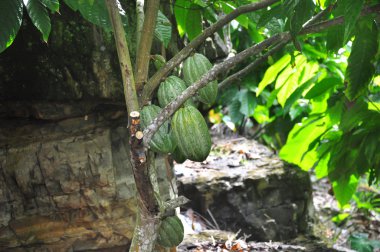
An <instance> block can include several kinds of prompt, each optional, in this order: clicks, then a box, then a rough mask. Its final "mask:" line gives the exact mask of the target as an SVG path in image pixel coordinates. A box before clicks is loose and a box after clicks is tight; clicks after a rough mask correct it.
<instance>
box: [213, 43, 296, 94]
mask: <svg viewBox="0 0 380 252" xmlns="http://www.w3.org/2000/svg"><path fill="white" fill-rule="evenodd" d="M288 42H289V40H284V41H282V42H280V43H279V44H277V45H276V46H275V47H273V49H271V50H270V51H268V52H267V53H265V54H264V55H263V56H261V57H260V58H258V59H256V60H255V61H254V62H252V63H250V64H249V65H248V66H246V67H244V68H243V69H241V70H240V71H238V72H236V73H234V74H232V75H230V76H228V77H227V78H226V79H224V80H223V81H222V82H220V83H219V85H218V89H219V90H221V89H223V88H225V87H227V86H228V85H230V84H231V83H233V82H234V81H238V80H240V79H241V78H242V77H243V76H245V75H246V74H248V73H250V72H252V71H253V70H254V69H256V67H258V66H260V65H261V64H262V63H264V62H266V61H267V59H268V57H269V56H271V55H273V54H275V53H276V52H278V51H279V50H280V49H281V48H282V47H283V46H284V45H286V44H287V43H288Z"/></svg>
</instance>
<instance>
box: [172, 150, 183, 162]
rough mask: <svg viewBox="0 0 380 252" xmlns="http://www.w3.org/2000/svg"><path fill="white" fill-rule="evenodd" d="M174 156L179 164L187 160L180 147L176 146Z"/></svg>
mask: <svg viewBox="0 0 380 252" xmlns="http://www.w3.org/2000/svg"><path fill="white" fill-rule="evenodd" d="M172 158H173V159H174V160H175V161H176V163H178V164H182V163H183V162H185V161H186V157H185V155H183V153H182V152H181V151H180V150H179V148H178V147H177V148H175V150H174V151H173V153H172Z"/></svg>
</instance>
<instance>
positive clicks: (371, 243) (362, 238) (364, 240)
mask: <svg viewBox="0 0 380 252" xmlns="http://www.w3.org/2000/svg"><path fill="white" fill-rule="evenodd" d="M349 241H350V246H351V248H352V249H354V250H355V251H358V252H373V251H374V249H375V248H379V247H380V245H379V242H378V241H376V240H370V239H368V234H362V233H357V234H353V235H351V236H350V237H349ZM376 245H377V246H376Z"/></svg>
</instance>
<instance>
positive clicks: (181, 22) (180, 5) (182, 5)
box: [174, 0, 191, 37]
mask: <svg viewBox="0 0 380 252" xmlns="http://www.w3.org/2000/svg"><path fill="white" fill-rule="evenodd" d="M190 5H191V1H187V0H177V1H176V2H175V5H174V15H175V19H176V21H177V29H178V33H179V35H180V36H181V37H183V35H185V33H186V19H187V13H188V9H189V7H190Z"/></svg>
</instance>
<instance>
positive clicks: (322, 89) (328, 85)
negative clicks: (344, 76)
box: [305, 77, 343, 99]
mask: <svg viewBox="0 0 380 252" xmlns="http://www.w3.org/2000/svg"><path fill="white" fill-rule="evenodd" d="M340 85H343V83H342V80H341V79H339V78H336V77H328V78H325V79H323V80H321V81H320V82H318V83H317V84H315V85H314V87H312V88H311V89H310V90H309V91H308V92H307V93H306V95H305V98H306V99H313V98H315V97H317V96H320V95H322V94H323V93H326V92H327V91H328V90H330V89H332V88H334V87H335V86H340Z"/></svg>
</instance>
